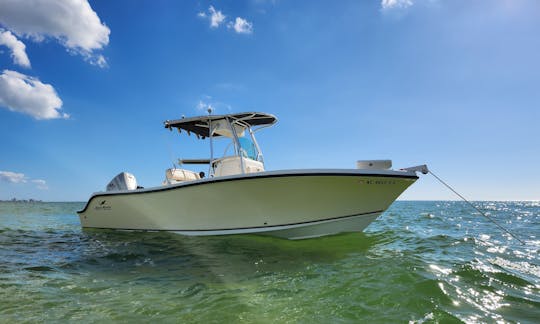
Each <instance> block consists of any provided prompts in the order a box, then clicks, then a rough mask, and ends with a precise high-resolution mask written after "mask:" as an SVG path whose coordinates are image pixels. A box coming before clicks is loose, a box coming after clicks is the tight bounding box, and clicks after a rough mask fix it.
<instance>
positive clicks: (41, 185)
mask: <svg viewBox="0 0 540 324" xmlns="http://www.w3.org/2000/svg"><path fill="white" fill-rule="evenodd" d="M2 181H3V182H8V183H17V184H18V183H27V182H28V181H30V182H32V183H33V184H35V185H36V188H38V189H41V190H47V189H49V187H48V186H47V182H46V181H45V180H42V179H32V180H30V179H28V177H27V176H26V175H24V173H17V172H11V171H0V182H2Z"/></svg>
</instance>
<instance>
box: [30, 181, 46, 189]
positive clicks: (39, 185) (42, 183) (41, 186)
mask: <svg viewBox="0 0 540 324" xmlns="http://www.w3.org/2000/svg"><path fill="white" fill-rule="evenodd" d="M32 182H33V183H35V184H36V188H38V189H41V190H47V189H49V187H48V186H47V182H46V181H45V180H41V179H34V180H32Z"/></svg>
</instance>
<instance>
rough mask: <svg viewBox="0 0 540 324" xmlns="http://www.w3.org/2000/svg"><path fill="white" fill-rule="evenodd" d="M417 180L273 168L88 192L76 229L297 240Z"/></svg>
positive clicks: (364, 222) (348, 219)
mask: <svg viewBox="0 0 540 324" xmlns="http://www.w3.org/2000/svg"><path fill="white" fill-rule="evenodd" d="M416 179H418V178H417V177H416V175H415V174H414V172H402V171H381V172H370V171H367V172H366V171H360V170H304V171H276V172H263V173H257V174H249V175H238V176H229V177H219V178H218V177H216V178H211V179H204V180H198V181H190V182H185V183H182V184H176V185H169V186H164V187H156V188H150V189H143V190H134V191H120V192H104V193H96V194H94V195H93V196H92V197H91V198H90V200H89V201H88V203H87V205H86V206H85V208H84V210H82V211H80V212H78V213H79V217H80V220H81V224H82V226H83V228H107V229H121V230H146V231H170V232H175V233H179V234H183V235H231V234H261V235H272V236H277V237H283V238H288V239H301V238H309V237H317V236H323V235H330V234H336V233H340V232H358V231H362V230H363V229H364V228H365V227H367V226H368V225H369V224H370V223H371V222H372V221H373V220H375V219H376V218H377V217H378V216H379V215H380V214H381V213H383V212H384V211H385V210H386V209H387V208H388V207H389V206H390V205H391V204H392V202H393V201H394V200H395V199H397V197H398V196H399V195H400V194H401V193H402V192H403V191H404V190H405V189H407V187H409V186H410V185H411V184H412V183H414V182H415V181H416Z"/></svg>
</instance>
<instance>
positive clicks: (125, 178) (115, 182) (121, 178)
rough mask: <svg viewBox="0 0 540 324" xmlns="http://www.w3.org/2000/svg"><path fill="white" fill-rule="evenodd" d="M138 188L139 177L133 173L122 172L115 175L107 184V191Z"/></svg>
mask: <svg viewBox="0 0 540 324" xmlns="http://www.w3.org/2000/svg"><path fill="white" fill-rule="evenodd" d="M135 189H137V179H135V176H134V175H133V174H131V173H127V172H122V173H120V174H118V175H117V176H116V177H114V178H113V179H112V180H111V182H109V184H108V185H107V191H117V190H135Z"/></svg>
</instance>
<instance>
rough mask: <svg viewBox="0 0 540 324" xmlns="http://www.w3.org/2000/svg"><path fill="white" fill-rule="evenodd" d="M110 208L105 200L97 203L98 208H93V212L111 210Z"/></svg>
mask: <svg viewBox="0 0 540 324" xmlns="http://www.w3.org/2000/svg"><path fill="white" fill-rule="evenodd" d="M111 209H112V208H111V206H110V205H109V204H108V203H107V200H102V201H100V202H99V204H98V206H96V207H94V210H111Z"/></svg>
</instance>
